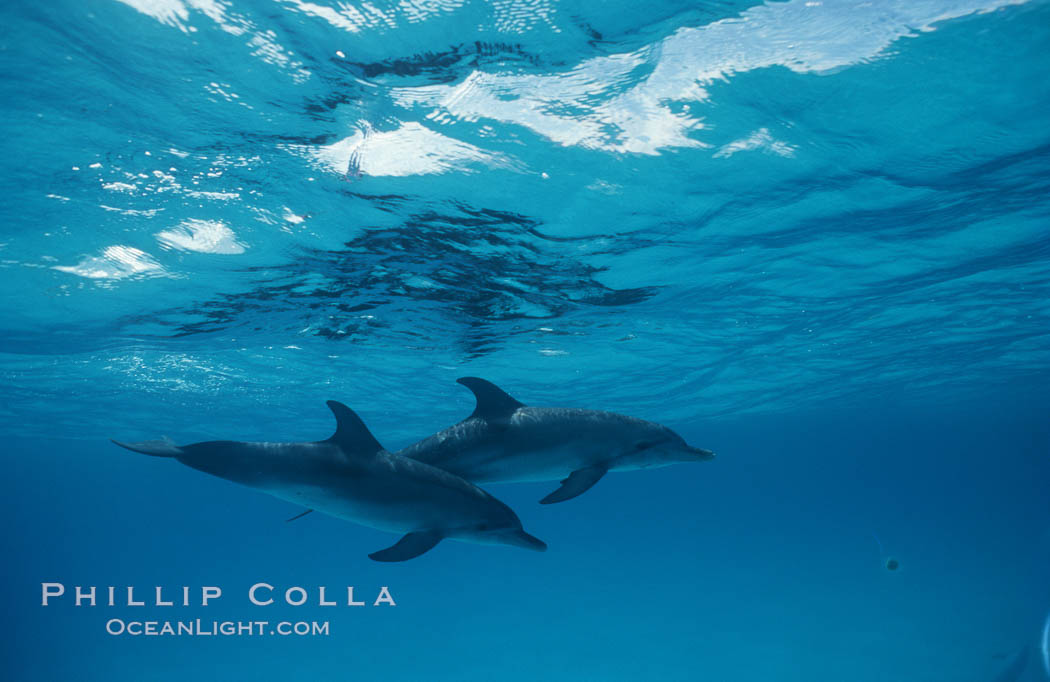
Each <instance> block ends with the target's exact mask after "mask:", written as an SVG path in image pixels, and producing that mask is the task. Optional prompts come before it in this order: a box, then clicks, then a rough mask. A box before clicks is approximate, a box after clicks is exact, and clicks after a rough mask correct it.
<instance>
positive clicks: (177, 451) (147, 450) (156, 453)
mask: <svg viewBox="0 0 1050 682" xmlns="http://www.w3.org/2000/svg"><path fill="white" fill-rule="evenodd" d="M113 442H114V443H116V444H117V445H119V446H120V447H122V448H126V449H128V450H131V451H132V452H141V453H142V454H144V455H151V456H153V457H178V456H179V455H181V454H182V448H180V447H179V446H178V445H175V443H174V442H172V441H171V440H169V439H167V438H165V439H163V440H144V441H141V442H139V443H121V442H120V441H119V440H115V441H113Z"/></svg>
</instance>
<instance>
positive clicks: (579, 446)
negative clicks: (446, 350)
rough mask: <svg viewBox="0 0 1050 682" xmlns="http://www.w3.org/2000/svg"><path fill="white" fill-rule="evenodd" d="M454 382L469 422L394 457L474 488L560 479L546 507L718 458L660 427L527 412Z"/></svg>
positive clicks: (564, 412)
mask: <svg viewBox="0 0 1050 682" xmlns="http://www.w3.org/2000/svg"><path fill="white" fill-rule="evenodd" d="M457 381H458V382H459V383H460V384H463V385H464V386H466V387H467V388H469V389H470V390H471V391H473V393H474V397H475V399H476V400H477V406H476V407H475V409H474V412H473V414H471V415H470V416H469V417H467V418H466V419H464V420H463V421H461V422H459V423H458V424H456V425H454V426H450V427H449V428H447V429H444V430H443V431H439V432H437V433H435V434H434V435H432V436H430V437H429V438H425V439H424V440H421V441H419V442H418V443H415V444H414V445H410V446H408V447H407V448H405V449H403V450H399V451H398V454H399V455H403V456H405V457H411V458H412V459H416V460H419V461H421V462H426V463H427V464H432V465H434V466H436V467H440V468H441V469H444V470H445V471H448V472H450V473H453V474H455V475H457V476H462V477H463V478H465V479H467V480H468V481H471V482H473V483H485V482H490V483H494V482H504V481H551V480H558V479H563V480H562V481H561V487H559V488H558V489H557V490H555V491H554V492H552V493H551V494H549V495H547V496H546V497H544V498H543V499H542V500H540V502H541V503H543V504H551V503H553V502H563V501H565V500H569V499H572V498H573V497H576V496H577V495H579V494H581V493H583V492H586V491H587V490H588V489H589V488H590V487H591V486H593V485H594V484H595V483H597V482H598V481H599V480H600V479H601V477H602V476H604V475H605V474H606V472H608V471H624V470H630V469H647V468H655V467H662V466H667V465H669V464H673V463H675V462H698V461H703V460H709V459H712V458H713V457H714V456H715V455H714V453H713V452H711V451H710V450H703V449H701V448H695V447H692V446H690V445H687V444H686V442H685V441H684V440H683V439H682V437H681V436H679V435H678V434H677V433H675V432H674V431H672V430H671V429H669V428H667V427H666V426H661V425H660V424H654V423H653V422H648V421H645V420H642V419H636V418H634V417H627V416H624V415H621V414H614V413H612V412H599V411H597V410H582V409H575V408H561V407H527V406H525V405H523V404H522V403H520V402H518V401H517V400H515V399H514V398H512V397H511V396H510V395H508V394H507V393H505V392H503V391H502V390H500V389H499V388H498V387H497V386H496V385H495V384H492V383H491V382H488V381H485V380H484V379H478V378H477V377H463V378H461V379H457Z"/></svg>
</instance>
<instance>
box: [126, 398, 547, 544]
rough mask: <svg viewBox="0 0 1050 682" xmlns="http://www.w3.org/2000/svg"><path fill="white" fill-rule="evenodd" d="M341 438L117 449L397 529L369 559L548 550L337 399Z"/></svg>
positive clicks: (490, 503) (496, 505) (476, 493)
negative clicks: (457, 543) (487, 548)
mask: <svg viewBox="0 0 1050 682" xmlns="http://www.w3.org/2000/svg"><path fill="white" fill-rule="evenodd" d="M328 407H329V408H330V409H331V410H332V413H333V414H334V415H335V418H336V431H335V434H334V435H333V436H332V437H331V438H329V439H327V440H323V441H317V442H306V443H243V442H238V441H209V442H204V443H193V444H192V445H183V446H177V445H175V444H174V443H171V442H168V441H146V442H142V443H120V442H117V441H113V442H114V443H116V444H117V445H119V446H121V447H124V448H127V449H128V450H133V451H135V452H140V453H143V454H147V455H154V456H157V457H171V458H174V459H176V460H178V461H179V462H181V463H183V464H185V465H186V466H188V467H192V468H194V469H197V470H199V471H203V472H205V473H209V474H212V475H213V476H218V477H219V478H224V479H226V480H228V481H233V482H235V483H240V484H242V485H246V486H249V487H251V488H256V489H258V490H262V491H263V492H266V493H269V494H270V495H273V496H274V497H278V498H280V499H282V500H287V501H289V502H294V503H295V504H300V505H303V506H306V507H309V508H310V509H314V510H317V511H320V512H324V513H326V514H330V515H331V516H335V517H338V518H341V519H345V520H347V521H354V522H356V523H360V524H361V525H364V526H369V527H371V528H376V529H379V530H384V531H389V532H393V533H403V534H404V537H402V538H401V539H400V540H399V541H398V542H397V543H396V544H394V545H393V546H391V547H388V548H387V549H384V550H381V551H378V552H374V553H372V554H369V555H368V556H369V557H370V558H372V559H374V560H376V561H406V560H408V559H412V558H415V557H417V556H419V555H421V554H423V553H424V552H427V551H429V550H430V549H432V548H433V547H434V546H435V545H437V543H439V542H440V541H441V540H443V539H445V538H449V539H452V540H461V541H464V542H475V543H481V544H495V545H513V546H516V547H524V548H526V549H532V550H538V551H543V550H545V549H547V545H546V544H544V543H543V542H542V541H541V540H538V539H537V538H534V537H533V536H531V535H529V534H528V533H526V532H525V531H524V530H523V529H522V527H521V521H519V520H518V517H517V515H516V514H515V513H514V512H513V511H512V510H511V509H510V507H508V506H507V505H505V504H503V503H502V502H500V501H499V500H497V499H496V498H494V497H492V496H491V495H489V494H488V493H487V492H485V491H484V490H482V489H481V488H479V487H477V486H476V485H474V484H472V483H468V482H467V481H465V480H463V479H462V478H460V477H458V476H455V475H453V474H450V473H448V472H445V471H442V470H441V469H438V468H435V467H433V466H430V465H429V464H426V463H424V462H420V461H417V460H413V459H409V458H407V457H403V456H401V455H398V454H393V453H390V452H387V451H386V450H384V449H383V446H381V445H380V444H379V442H378V441H377V440H376V439H375V438H374V437H373V436H372V434H371V433H370V432H369V431H368V428H367V427H366V426H365V425H364V422H362V421H361V419H360V417H358V416H357V414H355V413H354V412H353V410H351V409H350V408H348V407H347V406H345V405H343V404H341V403H337V402H335V401H329V402H328Z"/></svg>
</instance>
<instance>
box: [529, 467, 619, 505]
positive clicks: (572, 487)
mask: <svg viewBox="0 0 1050 682" xmlns="http://www.w3.org/2000/svg"><path fill="white" fill-rule="evenodd" d="M606 471H608V469H607V468H606V467H604V466H593V467H587V468H586V469H577V470H576V471H574V472H572V473H571V474H569V477H568V478H566V479H564V480H562V482H561V487H560V488H558V489H557V490H555V491H554V492H553V493H551V494H550V495H548V496H547V497H545V498H543V499H542V500H540V504H554V503H555V502H564V501H565V500H571V499H572V498H574V497H576V496H577V495H582V494H583V493H585V492H587V491H588V490H590V488H591V486H592V485H594V484H595V483H597V482H598V481H599V480H601V477H602V476H604V475H605V472H606Z"/></svg>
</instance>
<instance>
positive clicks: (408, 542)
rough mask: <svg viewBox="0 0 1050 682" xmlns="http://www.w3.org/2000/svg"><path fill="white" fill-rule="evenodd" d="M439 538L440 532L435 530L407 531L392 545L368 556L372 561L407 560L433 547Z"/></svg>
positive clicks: (439, 540) (440, 536)
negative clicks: (406, 533) (407, 532)
mask: <svg viewBox="0 0 1050 682" xmlns="http://www.w3.org/2000/svg"><path fill="white" fill-rule="evenodd" d="M441 538H442V535H441V533H439V532H437V531H436V530H425V531H419V532H416V533H409V534H408V535H406V536H405V537H403V538H401V539H400V540H398V541H397V543H396V544H394V545H393V546H391V547H387V548H386V549H381V550H379V551H378V552H372V553H371V554H369V555H368V558H369V559H372V560H373V561H408V560H409V559H415V558H416V557H417V556H419V555H420V554H426V553H427V552H429V551H430V550H432V549H434V545H436V544H437V543H439V542H441Z"/></svg>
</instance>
